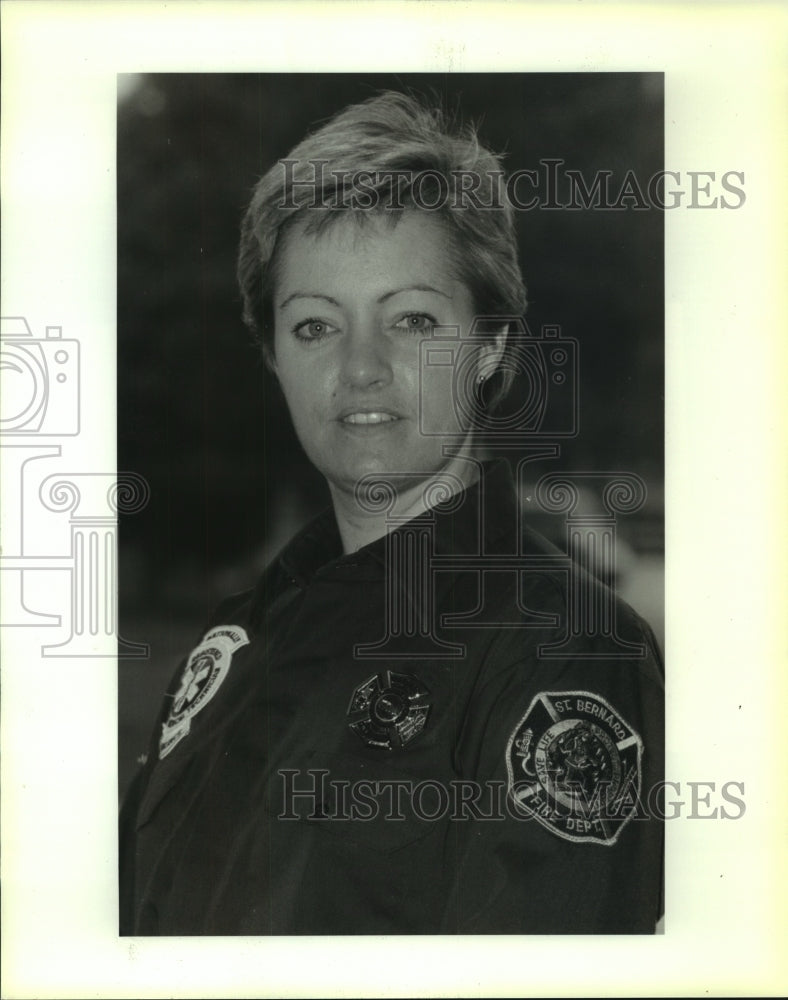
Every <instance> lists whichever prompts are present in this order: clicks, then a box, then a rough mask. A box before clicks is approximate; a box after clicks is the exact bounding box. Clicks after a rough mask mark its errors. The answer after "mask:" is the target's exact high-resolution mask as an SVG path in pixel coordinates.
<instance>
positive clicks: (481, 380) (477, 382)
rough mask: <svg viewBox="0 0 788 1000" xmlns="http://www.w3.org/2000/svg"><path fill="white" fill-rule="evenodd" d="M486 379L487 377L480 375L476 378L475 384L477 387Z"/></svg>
mask: <svg viewBox="0 0 788 1000" xmlns="http://www.w3.org/2000/svg"><path fill="white" fill-rule="evenodd" d="M486 378H487V376H486V375H480V376H479V377H478V378H477V379H476V384H477V385H482V383H483V382H484V380H485V379H486Z"/></svg>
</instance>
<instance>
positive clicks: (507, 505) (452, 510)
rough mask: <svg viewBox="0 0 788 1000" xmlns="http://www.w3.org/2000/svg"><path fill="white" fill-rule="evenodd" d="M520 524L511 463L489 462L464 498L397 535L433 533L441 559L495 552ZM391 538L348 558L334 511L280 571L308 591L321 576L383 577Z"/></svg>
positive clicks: (301, 536) (293, 546) (291, 551)
mask: <svg viewBox="0 0 788 1000" xmlns="http://www.w3.org/2000/svg"><path fill="white" fill-rule="evenodd" d="M516 524H517V498H516V494H515V489H514V481H513V478H512V473H511V469H510V468H509V463H508V462H507V461H506V460H505V459H497V460H494V461H491V462H484V463H483V464H482V466H481V469H480V477H479V479H478V480H477V481H476V482H475V483H474V484H473V485H471V486H469V487H468V489H466V490H465V491H463V493H460V494H457V495H455V496H453V497H450V498H449V499H448V500H447V501H445V502H443V503H439V504H437V505H436V506H435V507H432V508H430V509H429V510H427V511H425V512H424V513H422V514H419V515H418V517H415V518H413V519H412V520H411V521H408V522H407V523H406V524H404V525H402V526H401V527H398V528H396V529H395V532H406V531H413V530H418V528H419V527H422V526H423V527H424V528H425V529H429V530H431V532H432V533H433V537H434V549H433V551H434V552H435V553H436V554H438V555H450V554H468V555H473V554H481V553H482V552H494V551H496V550H497V549H498V548H499V546H500V545H501V543H502V540H503V539H505V538H506V539H511V538H512V536H513V534H514V528H515V526H516ZM387 537H388V536H383V537H382V538H378V539H376V540H375V541H374V542H370V544H369V545H365V546H363V547H362V548H360V549H359V550H358V551H357V552H353V553H350V554H348V555H343V553H342V540H341V537H340V534H339V528H338V527H337V522H336V518H335V517H334V512H333V510H332V509H331V508H328V509H327V510H325V511H323V513H322V514H320V515H319V516H318V517H316V518H315V519H314V520H313V521H312V522H310V524H308V525H307V526H306V527H305V528H304V529H303V530H302V531H300V532H299V533H298V534H297V535H296V536H295V538H294V539H293V540H292V541H291V542H290V543H289V544H288V545H287V546H286V547H285V548H284V550H283V551H282V553H281V554H280V556H279V560H278V561H279V565H280V566H281V568H282V569H283V571H284V572H285V574H286V575H287V576H288V577H289V578H290V579H291V580H293V581H294V582H295V583H296V584H298V585H299V586H301V587H303V586H306V585H307V584H308V583H309V582H310V580H311V579H312V578H313V577H314V576H315V574H316V573H317V572H319V571H324V572H327V571H330V570H331V569H335V570H336V571H338V572H346V571H356V572H357V571H359V570H362V569H366V570H367V571H368V572H370V571H371V572H372V575H373V576H375V577H377V576H379V575H380V574H381V573H382V572H383V571H384V570H385V566H386V551H387V549H386V545H387Z"/></svg>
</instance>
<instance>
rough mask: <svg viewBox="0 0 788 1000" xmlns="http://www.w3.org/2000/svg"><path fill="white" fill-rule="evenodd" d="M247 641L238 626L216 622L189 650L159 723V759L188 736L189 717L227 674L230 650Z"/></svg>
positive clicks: (194, 713)
mask: <svg viewBox="0 0 788 1000" xmlns="http://www.w3.org/2000/svg"><path fill="white" fill-rule="evenodd" d="M248 644H249V637H248V636H247V634H246V632H245V630H244V629H242V628H241V626H240V625H218V626H217V627H216V628H213V629H211V631H210V632H208V633H207V634H206V635H205V636H204V637H203V640H202V642H201V643H200V644H199V646H197V647H196V648H195V649H193V650H192V651H191V653H190V654H189V659H188V660H187V661H186V666H185V667H184V668H183V673H182V674H181V680H180V684H179V685H178V690H177V691H176V692H175V694H174V695H173V700H172V706H171V708H170V713H169V715H168V716H167V721H166V722H165V723H164V725H163V726H162V731H161V738H160V739H159V760H164V758H165V757H166V756H167V754H169V753H171V752H172V750H173V749H174V748H175V747H176V746H177V745H178V744H179V743H180V741H181V740H182V739H184V738H185V737H186V736H188V735H189V733H190V731H191V724H192V722H191V720H192V719H193V717H194V716H195V715H196V714H197V713H198V712H200V711H201V710H202V709H203V708H205V706H206V705H207V704H208V702H209V701H210V700H211V698H213V696H214V695H215V694H216V692H217V691H218V690H219V688H220V686H221V684H222V682H223V681H224V679H225V677H226V676H227V673H228V671H229V669H230V663H231V661H232V657H233V653H234V652H235V651H236V650H238V649H240V648H241V647H242V646H246V645H248Z"/></svg>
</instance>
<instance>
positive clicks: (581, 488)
mask: <svg viewBox="0 0 788 1000" xmlns="http://www.w3.org/2000/svg"><path fill="white" fill-rule="evenodd" d="M119 84H120V103H119V131H118V218H119V226H118V260H119V270H118V274H119V285H118V338H119V340H118V346H119V353H118V432H119V466H120V467H121V468H124V469H126V468H131V469H134V470H136V472H137V473H139V474H142V475H143V476H144V478H145V480H146V481H147V483H148V484H149V487H150V493H151V500H150V502H149V503H148V506H147V508H146V510H145V511H144V512H142V513H140V514H134V515H132V516H129V517H128V518H127V519H126V520H125V521H122V522H121V526H120V542H121V544H120V554H119V570H120V585H121V586H120V596H121V616H120V622H121V634H122V635H123V636H124V637H129V638H130V637H136V636H141V637H142V636H144V637H145V639H146V641H150V642H151V644H152V653H151V657H150V659H143V660H140V662H139V663H137V664H135V662H134V660H129V661H121V665H120V670H121V679H120V688H119V691H120V694H119V707H120V713H121V715H120V736H121V739H123V738H124V737H126V736H127V734H129V740H128V742H129V743H131V733H132V732H133V733H134V735H137V734H138V733H139V731H140V730H142V733H144V736H143V738H142V739H138V742H137V744H136V745H128V746H127V745H123V746H122V751H123V754H124V760H123V764H124V766H125V767H126V768H128V769H133V770H134V771H135V772H136V773H134V775H133V777H131V778H130V780H129V790H128V791H127V792H126V794H125V801H124V807H123V815H122V820H121V857H120V864H121V876H120V892H121V908H122V914H121V932H122V933H124V934H140V935H144V934H164V935H167V934H170V935H171V934H223V935H226V934H309V935H315V934H429V933H432V934H452V933H453V934H491V933H492V934H528V933H530V934H545V933H566V934H595V933H598V934H603V933H610V934H652V933H654V932H655V930H656V928H657V924H658V921H659V920H660V917H661V916H662V896H663V892H662V871H663V852H662V841H663V831H662V820H663V818H664V815H663V814H664V805H663V801H662V798H663V788H662V782H663V778H664V773H663V771H664V765H663V756H664V750H663V744H664V693H663V664H662V655H661V643H660V640H659V639H658V638H657V636H656V635H655V633H654V630H653V628H652V625H651V624H649V622H653V623H654V624H655V625H656V626H657V627H658V628H660V630H661V628H662V622H663V618H664V615H663V595H662V588H663V573H662V566H663V544H662V543H663V475H662V470H663V400H664V391H663V360H662V359H663V354H664V337H663V312H664V311H663V284H664V281H663V251H664V239H663V229H664V225H663V220H664V209H663V205H664V199H665V198H666V197H668V198H675V197H676V192H675V191H671V190H670V188H671V185H672V187H673V188H675V181H674V180H672V178H670V177H668V178H666V177H665V171H664V154H663V80H662V77H661V76H660V75H659V74H637V73H631V74H618V73H613V74H583V73H579V74H534V75H528V74H477V75H475V76H471V75H469V74H455V75H451V76H450V75H447V74H433V75H427V74H421V75H417V76H415V75H412V76H407V75H406V76H400V75H396V76H394V75H391V76H389V75H379V76H371V75H366V74H352V75H351V74H337V75H332V76H327V75H325V74H320V75H310V74H288V75H275V76H267V75H259V76H232V75H231V76H227V75H181V74H173V75H166V76H163V75H154V76H145V77H135V78H132V79H124V78H120V80H119ZM475 122H478V123H479V124H478V126H476V125H475V124H474V123H475ZM493 150H496V151H499V150H504V151H505V152H504V153H503V154H501V153H498V152H493ZM255 174H257V175H258V178H259V179H257V178H256V177H255ZM666 180H667V185H666ZM666 191H667V193H666ZM249 192H250V196H249V206H248V208H247V209H246V212H245V214H244V215H243V218H242V219H240V218H239V213H238V210H237V206H238V205H239V204H240V203H242V202H243V199H244V197H245V196H246V195H247V193H249ZM649 199H651V200H649ZM236 262H237V263H236ZM236 271H237V279H236ZM244 320H245V326H246V329H244V324H243V321H244ZM233 591H236V593H233ZM616 591H618V592H619V594H621V593H624V594H626V595H627V596H629V597H630V601H631V603H628V602H626V601H625V600H624V599H623V597H621V596H618V597H617V596H616ZM212 602H216V605H217V606H216V607H215V608H213V609H210V610H209V609H208V608H207V607H206V605H207V604H210V603H212ZM200 616H201V617H202V619H203V620H202V621H200V620H199V619H200ZM644 616H645V617H644ZM195 639H197V640H198V641H196V642H195ZM178 643H181V644H182V646H183V650H182V652H181V655H180V657H179V658H181V663H180V665H179V666H178V668H177V670H175V672H174V674H173V670H174V666H173V662H172V659H171V657H172V653H173V650H174V648H177V646H178ZM190 644H191V646H192V647H193V648H192V649H191V652H189V648H188V647H189V645H190ZM187 654H188V655H187ZM160 661H163V662H161V663H160ZM163 685H167V688H166V693H165V694H164V697H163V698H162V697H161V695H162V686H163ZM149 691H151V693H150V694H149V693H148V692H149ZM154 694H155V695H157V696H158V698H157V700H159V701H160V702H161V703H162V705H163V707H161V706H160V705H156V707H155V710H153V711H151V700H152V699H153V696H154ZM143 698H145V700H144V701H143ZM134 710H138V717H135V716H134V715H132V712H133V711H134ZM154 719H155V720H156V723H155V727H154V726H153V720H154ZM132 727H133V729H132ZM151 728H153V739H152V741H151V740H150V733H149V732H148V730H150V729H151ZM139 760H144V761H145V763H144V764H142V765H140V764H139V763H138V761H139ZM579 883H583V884H584V885H585V886H586V891H585V892H584V893H583V895H582V896H578V894H577V892H576V886H577V885H578V884H579Z"/></svg>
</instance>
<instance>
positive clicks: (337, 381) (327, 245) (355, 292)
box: [274, 211, 497, 492]
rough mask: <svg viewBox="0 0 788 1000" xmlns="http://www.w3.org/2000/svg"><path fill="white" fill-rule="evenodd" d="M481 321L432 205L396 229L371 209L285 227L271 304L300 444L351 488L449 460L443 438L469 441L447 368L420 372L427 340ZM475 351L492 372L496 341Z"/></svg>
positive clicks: (421, 472)
mask: <svg viewBox="0 0 788 1000" xmlns="http://www.w3.org/2000/svg"><path fill="white" fill-rule="evenodd" d="M473 318H474V308H473V302H472V299H471V294H470V292H469V290H468V289H467V288H466V287H465V285H463V284H462V283H460V282H459V281H458V280H456V278H455V277H454V274H453V272H452V268H451V263H450V254H449V251H448V247H447V235H446V231H445V229H444V228H443V225H442V224H441V223H440V222H439V221H438V220H437V219H435V218H434V217H432V216H429V215H427V214H426V213H424V212H418V211H410V212H405V213H404V215H403V216H401V218H400V220H399V222H398V223H397V225H396V226H395V227H393V228H392V226H391V225H390V224H389V223H388V222H387V220H386V219H384V218H382V217H378V216H373V217H371V218H369V219H367V220H366V224H364V225H358V224H357V223H356V222H355V221H354V220H353V219H343V220H340V221H337V222H336V223H334V224H333V225H331V226H329V227H328V228H327V229H325V230H324V231H323V232H322V233H317V234H306V233H304V232H303V227H300V228H299V227H296V228H294V229H293V230H292V231H291V232H289V233H288V235H287V237H286V240H285V244H284V246H283V247H282V250H281V257H280V262H279V269H278V278H277V282H276V290H275V299H274V320H275V337H274V354H275V370H276V373H277V375H278V377H279V381H280V383H281V386H282V390H283V392H284V395H285V398H286V400H287V404H288V406H289V408H290V414H291V416H292V419H293V423H294V426H295V429H296V433H297V434H298V437H299V440H300V441H301V444H302V445H303V447H304V450H305V451H306V453H307V455H308V457H309V458H310V460H311V461H312V462H313V463H314V465H315V466H316V467H317V468H318V469H319V470H320V471H321V472H322V473H323V474H324V475H325V476H326V478H327V479H328V481H329V484H330V485H331V486H332V487H333V488H334V489H338V490H341V491H343V492H352V490H353V488H354V486H355V484H356V482H357V481H358V479H359V478H360V477H361V476H364V475H367V474H370V473H380V474H381V475H385V474H386V473H397V474H399V476H398V479H399V478H400V476H401V475H402V474H403V473H405V474H406V480H407V481H410V480H411V477H412V482H413V483H416V482H419V481H421V480H423V479H424V478H426V477H427V476H429V475H431V474H433V473H435V472H438V471H440V470H441V469H442V468H444V467H445V466H446V465H447V464H448V462H449V460H448V459H447V458H446V456H444V455H443V452H442V447H443V445H444V444H446V443H447V441H452V442H454V443H457V441H458V439H459V441H462V438H463V433H462V428H461V427H460V426H459V425H458V422H457V415H456V412H455V407H454V405H453V399H452V379H451V369H449V370H448V371H447V369H446V368H445V367H443V366H436V367H435V368H432V367H425V368H424V370H423V371H422V366H421V363H420V354H421V352H420V348H419V345H420V343H421V342H422V341H423V340H424V339H425V338H428V337H430V336H431V335H432V330H433V327H435V326H449V327H451V326H454V327H458V328H459V332H460V337H462V338H463V339H464V340H467V337H468V334H469V331H470V329H471V325H472V322H473ZM467 350H469V348H468V347H467V346H466V347H465V351H467ZM473 350H474V351H476V355H478V359H477V360H474V365H476V366H478V365H481V364H485V363H486V364H487V365H488V367H487V369H486V370H488V371H489V369H490V367H494V360H493V359H492V355H494V354H497V350H496V345H494V344H490V345H487V346H485V347H481V346H480V347H479V348H478V349H477V348H473ZM476 355H475V357H476ZM482 355H484V356H485V360H482ZM443 357H444V358H445V357H446V355H445V354H444V355H443ZM490 360H492V365H490ZM425 431H427V432H429V433H425ZM449 435H451V437H449ZM407 474H410V476H408V475H407ZM400 482H401V480H400Z"/></svg>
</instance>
